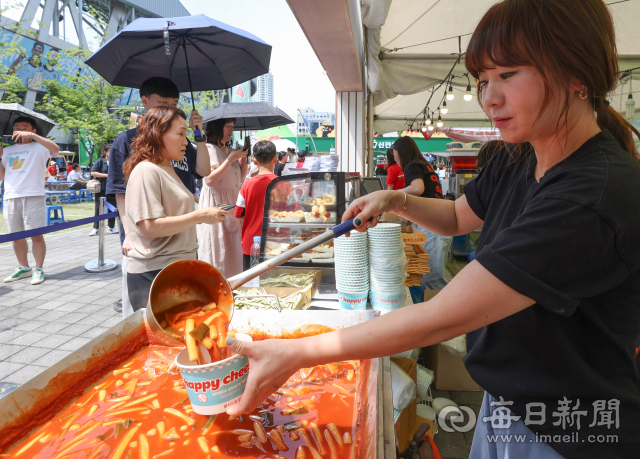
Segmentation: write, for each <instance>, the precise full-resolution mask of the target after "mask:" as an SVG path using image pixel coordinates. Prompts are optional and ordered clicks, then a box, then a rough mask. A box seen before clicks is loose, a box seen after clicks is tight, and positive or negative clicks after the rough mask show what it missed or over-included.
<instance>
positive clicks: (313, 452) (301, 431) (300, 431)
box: [295, 429, 322, 459]
mask: <svg viewBox="0 0 640 459" xmlns="http://www.w3.org/2000/svg"><path fill="white" fill-rule="evenodd" d="M295 432H296V433H297V434H298V435H299V436H301V437H302V438H304V441H306V442H307V445H308V446H309V450H310V451H311V456H313V459H322V456H321V455H320V453H319V452H318V450H317V449H315V447H314V446H313V445H312V444H311V440H309V436H308V435H307V432H306V431H305V430H304V429H298V430H296V431H295Z"/></svg>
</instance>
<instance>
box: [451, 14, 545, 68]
mask: <svg viewBox="0 0 640 459" xmlns="http://www.w3.org/2000/svg"><path fill="white" fill-rule="evenodd" d="M504 9H505V8H503V4H497V5H494V6H493V7H492V8H491V9H489V11H488V12H487V13H486V14H485V15H484V17H483V18H482V20H481V21H480V24H478V27H477V28H476V30H475V31H474V32H473V36H472V37H471V40H470V41H469V46H468V47H467V51H466V53H465V58H464V63H465V66H466V67H467V70H468V71H469V73H470V74H471V75H472V76H473V77H474V78H476V79H478V76H479V75H480V72H483V71H485V70H487V68H489V67H492V66H500V67H515V66H520V65H533V61H532V60H531V58H530V57H529V56H530V52H529V51H527V49H526V48H527V47H526V45H525V41H524V40H523V37H522V36H521V34H522V30H526V29H524V28H523V27H522V24H519V23H518V22H519V21H518V19H517V16H518V15H510V14H508V13H507V11H503V10H504ZM510 16H515V17H510Z"/></svg>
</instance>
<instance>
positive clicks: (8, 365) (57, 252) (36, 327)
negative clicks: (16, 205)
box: [0, 229, 122, 384]
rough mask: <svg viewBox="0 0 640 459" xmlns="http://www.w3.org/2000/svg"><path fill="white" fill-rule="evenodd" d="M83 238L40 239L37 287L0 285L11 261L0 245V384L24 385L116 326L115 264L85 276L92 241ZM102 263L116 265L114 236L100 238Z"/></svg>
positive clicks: (94, 249)
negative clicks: (43, 250)
mask: <svg viewBox="0 0 640 459" xmlns="http://www.w3.org/2000/svg"><path fill="white" fill-rule="evenodd" d="M88 233H89V230H88V229H81V230H77V231H72V232H68V233H62V234H56V235H50V236H45V241H46V243H47V256H46V258H45V263H44V272H45V282H44V283H43V284H40V285H31V284H30V279H21V280H19V281H17V282H12V283H9V284H5V283H1V279H4V278H5V277H7V276H8V275H10V274H11V273H12V272H13V270H14V269H15V267H16V266H17V261H16V258H15V255H14V253H13V249H12V247H11V245H10V244H8V245H3V246H0V381H3V382H12V383H15V384H24V383H25V382H27V381H28V380H30V379H31V378H33V377H34V376H37V375H38V374H40V373H41V372H42V371H44V370H46V369H47V368H48V367H50V366H51V365H53V364H54V363H56V362H58V361H60V360H61V359H63V358H64V357H66V356H67V355H69V354H70V353H72V352H73V351H75V350H76V349H79V348H80V347H82V346H84V345H85V344H86V343H88V342H89V341H91V340H92V339H94V338H95V337H97V336H98V335H100V334H101V333H103V332H104V331H106V330H107V329H109V328H110V327H112V326H113V325H115V324H116V323H118V322H119V321H120V314H117V313H116V312H115V311H114V310H113V308H112V307H111V305H112V304H113V302H114V301H117V300H119V299H120V297H121V291H120V289H121V282H122V273H121V270H120V265H118V268H117V269H115V270H114V271H109V272H107V273H102V274H91V273H88V272H86V271H85V270H84V265H85V263H86V262H88V261H90V260H92V259H95V258H98V238H97V237H89V236H88ZM29 247H31V242H30V241H29ZM105 258H108V259H112V260H115V261H117V262H118V263H120V261H121V259H122V255H121V252H120V243H119V237H118V235H113V234H107V235H106V236H105ZM29 260H30V262H31V263H33V261H34V260H33V256H32V254H31V252H29Z"/></svg>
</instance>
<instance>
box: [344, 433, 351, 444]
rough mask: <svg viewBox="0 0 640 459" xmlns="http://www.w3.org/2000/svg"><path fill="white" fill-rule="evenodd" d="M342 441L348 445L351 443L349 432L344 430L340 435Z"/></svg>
mask: <svg viewBox="0 0 640 459" xmlns="http://www.w3.org/2000/svg"><path fill="white" fill-rule="evenodd" d="M342 441H343V442H344V444H345V445H350V444H351V434H350V433H349V432H345V433H344V435H343V436H342Z"/></svg>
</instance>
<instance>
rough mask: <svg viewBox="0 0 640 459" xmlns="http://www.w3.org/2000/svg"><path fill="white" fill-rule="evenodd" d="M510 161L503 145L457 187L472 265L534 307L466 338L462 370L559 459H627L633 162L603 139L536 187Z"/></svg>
mask: <svg viewBox="0 0 640 459" xmlns="http://www.w3.org/2000/svg"><path fill="white" fill-rule="evenodd" d="M511 162H512V160H511V157H510V156H509V152H508V151H507V148H503V149H502V150H500V151H499V152H498V153H497V154H496V155H495V156H494V157H493V158H492V159H491V161H489V163H488V164H487V165H486V166H485V168H484V169H483V170H482V172H480V174H479V175H478V177H477V178H476V179H475V180H474V181H472V182H471V183H469V184H468V185H467V186H466V187H465V196H466V199H467V201H468V202H469V205H470V207H471V209H472V210H473V211H474V212H475V214H476V215H478V217H480V218H481V219H482V220H483V221H484V227H483V230H482V234H481V236H480V239H479V240H478V248H477V251H476V260H478V262H479V263H480V264H481V265H482V266H484V267H485V268H486V269H487V270H489V271H490V272H491V273H492V274H493V275H495V276H496V277H497V278H498V279H500V280H501V281H502V282H504V283H505V284H506V285H508V286H509V287H511V288H513V289H514V290H516V291H517V292H519V293H521V294H523V295H526V296H527V297H529V298H531V299H532V300H534V301H536V304H534V305H533V306H531V307H529V308H527V309H525V310H523V311H521V312H519V313H517V314H514V315H512V316H510V317H507V318H505V319H503V320H500V321H498V322H496V323H494V324H491V325H489V326H487V327H483V328H481V329H479V330H476V331H474V332H472V333H469V334H468V335H467V347H468V354H467V356H466V357H465V365H466V367H467V369H468V370H469V373H470V374H471V376H472V377H473V379H474V380H475V381H476V382H477V383H478V384H480V385H481V386H482V387H483V388H484V389H486V390H487V392H489V393H490V394H491V395H493V396H494V397H496V398H499V397H503V398H504V400H505V402H513V404H512V405H506V404H505V406H507V407H508V408H510V409H511V410H512V411H513V414H514V415H516V416H521V420H522V421H524V422H525V424H526V425H527V426H528V427H529V428H530V429H531V430H532V431H534V432H535V433H537V434H539V435H551V436H552V437H551V439H549V438H547V437H540V438H545V439H547V443H549V445H550V446H552V447H553V448H554V449H555V450H556V451H557V452H558V453H560V454H561V455H563V456H564V457H567V458H581V459H583V458H598V459H601V458H605V457H606V458H630V457H638V456H639V455H640V434H639V431H640V381H639V376H638V368H637V366H636V360H635V357H636V353H637V348H638V344H639V341H640V271H639V270H638V268H639V267H640V243H638V240H637V239H638V237H639V236H640V212H639V211H638V203H640V164H639V163H637V162H636V161H635V160H634V159H633V158H632V157H631V156H630V155H629V154H628V153H626V152H625V151H623V150H622V149H621V148H620V146H619V144H618V143H617V142H616V140H615V139H614V138H613V136H611V134H609V133H604V132H603V133H600V134H598V135H596V136H594V137H593V138H591V139H590V140H589V141H587V142H586V143H585V144H584V145H582V146H581V147H580V148H579V149H578V150H576V151H575V152H574V153H573V154H571V155H570V156H569V157H567V158H566V159H564V160H563V161H561V162H560V163H558V164H557V165H555V166H554V167H552V168H551V169H549V170H548V171H547V172H546V173H545V175H544V176H543V177H542V179H541V180H540V182H539V183H538V182H536V180H535V178H534V171H535V165H536V157H535V154H533V152H532V151H531V152H530V154H528V155H527V157H526V159H523V160H520V161H518V162H516V163H513V164H510V163H511ZM565 397H566V398H565ZM531 403H534V404H535V403H538V404H540V403H543V404H544V413H545V420H544V421H545V422H544V423H542V424H540V423H538V424H534V423H531V422H530V421H531V420H533V421H541V420H542V418H541V417H540V416H538V417H534V416H532V417H530V418H527V413H528V411H529V414H530V415H531V414H532V413H534V412H535V411H540V410H541V407H542V405H540V408H539V407H536V406H535V405H529V406H527V405H528V404H531ZM618 403H619V405H618V406H616V405H617V404H618ZM494 409H495V407H494ZM495 414H496V413H495V411H494V415H495ZM609 417H610V418H611V420H612V421H613V425H608V426H607V425H606V421H607V419H609ZM578 420H579V421H580V428H578V426H577V421H578ZM594 420H595V422H594ZM616 421H617V422H616ZM479 422H482V420H479ZM554 423H556V424H557V425H554ZM496 433H500V432H499V430H496ZM556 435H557V436H559V437H554V436H556ZM565 435H566V436H567V437H563V436H565ZM571 435H573V436H571ZM590 435H595V437H589V436H590ZM597 435H604V437H600V439H601V440H602V441H599V440H600V439H599V438H598V437H597ZM610 435H614V436H616V437H607V436H610ZM613 438H616V439H615V440H614V439H613Z"/></svg>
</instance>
